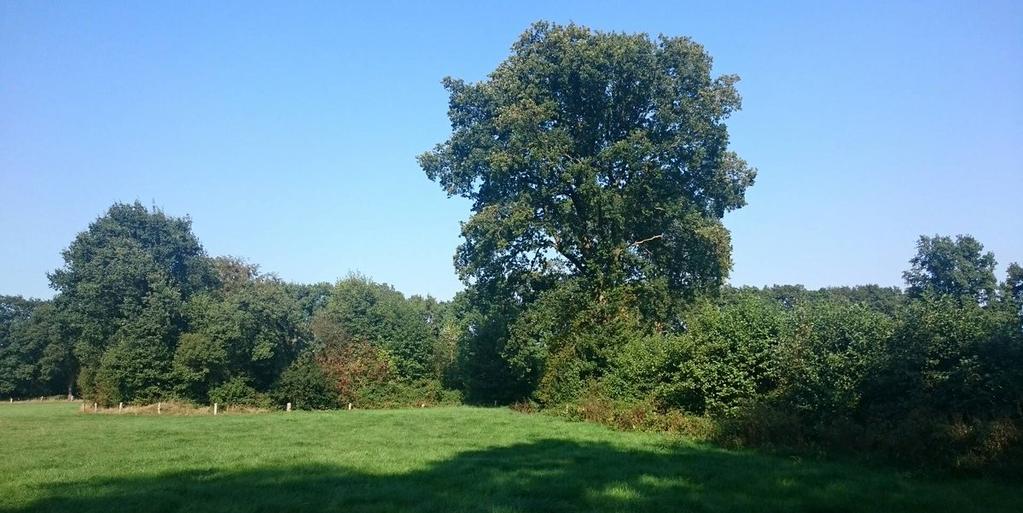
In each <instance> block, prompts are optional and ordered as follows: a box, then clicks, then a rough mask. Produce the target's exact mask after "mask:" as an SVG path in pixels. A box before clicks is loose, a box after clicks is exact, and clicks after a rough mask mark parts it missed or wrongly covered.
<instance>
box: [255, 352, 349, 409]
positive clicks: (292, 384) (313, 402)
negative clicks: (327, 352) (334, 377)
mask: <svg viewBox="0 0 1023 513" xmlns="http://www.w3.org/2000/svg"><path fill="white" fill-rule="evenodd" d="M271 396H272V398H273V401H274V403H276V404H277V405H278V406H281V405H284V404H286V403H291V404H292V406H293V407H294V408H297V409H301V410H326V409H330V408H336V407H337V406H338V395H337V391H336V390H335V388H334V386H333V384H332V383H331V381H330V380H329V379H328V378H327V375H326V374H325V373H324V372H323V369H322V368H321V367H320V365H319V363H317V361H316V359H315V358H314V357H313V355H312V354H310V353H306V354H303V355H301V356H299V357H298V358H297V359H296V360H295V361H294V362H292V364H291V365H290V366H289V367H288V368H287V369H285V370H284V372H283V373H281V377H280V378H278V380H277V383H275V384H274V386H273V393H272V394H271Z"/></svg>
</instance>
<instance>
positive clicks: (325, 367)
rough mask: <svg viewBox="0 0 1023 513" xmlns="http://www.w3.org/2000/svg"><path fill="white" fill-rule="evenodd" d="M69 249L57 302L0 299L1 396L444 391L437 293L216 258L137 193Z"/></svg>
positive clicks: (304, 399) (277, 397)
mask: <svg viewBox="0 0 1023 513" xmlns="http://www.w3.org/2000/svg"><path fill="white" fill-rule="evenodd" d="M64 259H65V266H64V267H62V268H61V269H58V270H56V271H55V272H53V273H52V274H51V276H50V279H51V282H52V284H53V286H54V288H56V289H57V290H58V292H59V293H58V294H57V296H56V297H55V298H54V299H53V300H51V301H47V302H42V301H33V300H25V299H22V298H19V297H5V298H2V305H3V310H2V311H3V322H2V324H0V326H2V328H0V329H2V330H3V331H2V332H0V337H2V338H0V394H5V395H14V396H38V395H49V394H55V393H63V392H66V393H68V394H73V393H77V394H78V395H82V396H85V397H87V398H89V399H92V400H96V401H98V402H100V403H103V404H115V403H118V402H122V401H125V402H152V401H156V400H159V399H169V398H180V399H185V400H191V401H198V402H207V401H218V402H224V403H248V404H259V405H270V404H274V403H275V402H276V403H283V402H296V403H298V405H299V406H300V407H302V406H304V407H329V406H332V405H336V404H338V403H339V402H342V401H344V402H351V401H357V402H360V403H374V402H376V401H381V400H383V399H385V398H386V397H390V396H386V394H385V396H386V397H385V396H381V395H380V393H381V392H382V391H381V390H377V391H376V392H377V395H376V396H372V397H362V396H360V395H359V394H362V393H368V389H367V387H369V386H370V385H380V384H393V385H395V387H398V389H392V390H384V391H383V392H387V393H389V394H391V395H392V396H393V395H394V394H398V393H406V394H408V393H409V392H408V390H405V389H401V387H406V388H408V387H412V389H413V390H416V391H418V392H420V393H422V392H423V391H424V390H426V391H429V392H430V394H432V395H429V394H427V395H429V397H423V399H427V400H429V399H433V400H437V399H438V397H439V395H438V394H439V393H440V386H439V383H440V379H441V378H442V377H443V376H444V373H445V369H444V365H445V362H446V360H445V358H448V359H450V357H449V356H445V354H446V353H444V351H448V352H450V349H446V348H445V346H444V345H443V344H442V340H443V339H442V327H443V325H444V324H445V322H448V321H447V320H446V318H445V315H446V310H445V305H443V304H441V303H438V302H437V301H435V300H434V299H432V298H422V297H418V296H414V297H412V298H405V297H404V296H403V295H402V294H401V293H400V292H397V291H395V290H394V289H393V288H392V287H390V286H387V285H383V284H378V283H374V282H372V281H371V280H369V279H368V278H365V277H362V276H350V277H348V278H346V279H343V280H341V281H339V282H337V283H336V284H333V285H331V284H315V285H297V284H292V283H285V282H283V281H281V280H279V279H277V278H276V277H274V276H273V275H265V274H261V273H260V272H259V269H258V267H257V266H255V265H251V264H248V263H246V262H244V261H243V260H240V259H237V258H230V257H219V258H210V257H208V256H207V255H206V254H205V253H204V251H203V250H202V246H201V245H200V244H199V242H198V241H197V240H196V238H195V236H194V235H193V234H192V233H191V227H190V221H189V220H188V219H178V218H173V217H169V216H167V215H165V214H164V213H163V212H160V211H158V210H153V211H150V210H148V209H146V208H145V207H144V206H142V205H141V204H139V203H135V204H116V205H114V206H112V207H111V208H110V210H109V211H108V212H107V213H106V215H104V216H103V217H101V218H99V219H98V220H97V221H96V222H94V223H93V224H92V225H91V226H90V227H89V229H88V230H87V231H85V232H82V233H81V234H80V235H79V236H78V237H77V238H76V239H75V240H74V241H73V242H72V243H71V245H70V246H69V247H68V249H67V250H66V251H65V252H64ZM449 345H450V344H449ZM353 357H357V359H359V360H360V361H361V364H360V365H364V366H366V368H365V369H361V368H353V367H352V365H353V364H352V362H351V359H352V358H353ZM311 367H315V368H316V370H317V371H318V372H319V374H315V373H311V372H310V368H311ZM370 368H372V369H370ZM310 376H314V377H317V376H318V381H317V382H315V383H311V382H310ZM328 376H329V379H328ZM342 382H344V383H342ZM350 382H354V383H356V386H353V385H352V383H350ZM303 387H307V388H308V387H314V388H311V389H310V390H313V391H314V392H315V393H309V392H303ZM392 388H394V387H392ZM302 394H304V395H302ZM417 398H418V396H417Z"/></svg>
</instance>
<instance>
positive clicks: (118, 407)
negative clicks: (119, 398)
mask: <svg viewBox="0 0 1023 513" xmlns="http://www.w3.org/2000/svg"><path fill="white" fill-rule="evenodd" d="M122 411H124V403H117V413H121V412H122Z"/></svg>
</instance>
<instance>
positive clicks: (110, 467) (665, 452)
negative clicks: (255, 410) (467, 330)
mask: <svg viewBox="0 0 1023 513" xmlns="http://www.w3.org/2000/svg"><path fill="white" fill-rule="evenodd" d="M77 407H78V406H77V405H76V404H66V403H64V404H61V403H15V404H13V405H12V404H0V437H2V439H0V510H3V511H59V512H76V513H86V512H104V513H106V512H115V511H147V512H148V511H152V512H160V511H190V512H191V511H198V512H203V511H209V512H214V511H216V512H256V511H265V512H279V511H296V512H298V511H301V512H314V513H315V512H326V511H344V512H385V511H386V512H392V511H394V512H397V511H401V512H427V511H437V512H459V511H480V512H483V511H486V512H525V511H543V512H575V511H580V512H581V511H654V512H659V511H665V512H666V511H672V512H682V511H686V512H688V511H735V512H748V511H785V512H791V511H865V512H866V511H869V512H884V511H927V512H934V511H955V512H963V511H985V512H993V511H1013V512H1019V511H1023V491H1021V490H1020V489H1018V488H1016V487H1014V486H1012V485H1010V484H1006V483H996V482H988V481H982V480H965V479H937V478H933V477H932V478H926V477H920V476H917V477H914V476H910V475H907V474H904V473H899V472H896V471H892V470H884V469H876V468H866V467H861V466H855V465H849V464H839V463H825V462H820V461H811V460H805V459H804V460H797V459H793V458H782V457H775V456H765V455H759V454H756V453H752V452H735V451H725V450H721V449H716V448H712V447H707V446H702V445H694V444H688V443H684V442H679V441H678V440H673V439H671V438H668V437H665V436H661V435H657V434H650V433H619V432H614V431H610V430H608V429H605V428H603V427H600V426H596V425H590V424H583V423H572V422H565V421H561V420H558V419H554V418H550V417H545V416H540V415H532V416H529V415H523V414H519V413H515V412H512V411H509V410H505V409H478V408H437V409H421V410H395V411H351V412H349V411H339V412H317V413H309V412H293V413H283V412H282V413H273V414H250V415H221V416H217V417H212V416H195V417H183V416H182V417H174V416H161V417H156V416H148V417H144V416H129V415H120V416H118V415H94V414H82V413H78V410H77Z"/></svg>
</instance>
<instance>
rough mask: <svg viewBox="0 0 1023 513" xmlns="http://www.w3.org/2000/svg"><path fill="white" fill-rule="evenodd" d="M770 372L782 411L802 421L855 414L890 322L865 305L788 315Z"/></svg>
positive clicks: (824, 307)
mask: <svg viewBox="0 0 1023 513" xmlns="http://www.w3.org/2000/svg"><path fill="white" fill-rule="evenodd" d="M789 322H790V326H789V327H788V329H787V332H786V336H785V339H784V343H783V344H782V345H781V346H780V347H779V351H778V352H777V356H776V358H777V359H778V362H777V364H776V366H775V367H776V369H778V372H780V374H781V375H780V377H779V379H780V381H781V383H780V387H781V391H782V394H783V396H784V398H783V399H782V400H783V401H784V402H785V403H786V406H787V407H790V408H792V409H794V410H796V411H797V412H799V413H800V415H801V416H802V417H803V418H805V419H807V421H811V422H812V421H820V420H828V421H835V420H837V419H842V418H844V417H848V416H850V415H854V414H856V413H857V412H859V411H860V409H861V406H862V403H863V392H864V390H865V389H866V388H867V387H868V386H870V385H871V384H872V380H875V379H879V376H878V375H877V373H878V367H879V364H880V362H881V361H882V358H884V349H885V347H884V344H885V342H886V341H888V340H890V338H891V336H892V333H893V329H894V326H893V324H894V323H893V322H892V320H891V319H890V318H888V317H886V316H885V315H883V314H880V313H877V312H874V311H871V310H870V309H868V308H867V307H865V306H861V305H849V304H844V303H827V302H825V303H818V304H816V305H814V306H812V307H810V306H802V307H800V308H797V309H796V310H795V311H794V312H793V315H792V316H791V320H790V321H789Z"/></svg>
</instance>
